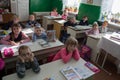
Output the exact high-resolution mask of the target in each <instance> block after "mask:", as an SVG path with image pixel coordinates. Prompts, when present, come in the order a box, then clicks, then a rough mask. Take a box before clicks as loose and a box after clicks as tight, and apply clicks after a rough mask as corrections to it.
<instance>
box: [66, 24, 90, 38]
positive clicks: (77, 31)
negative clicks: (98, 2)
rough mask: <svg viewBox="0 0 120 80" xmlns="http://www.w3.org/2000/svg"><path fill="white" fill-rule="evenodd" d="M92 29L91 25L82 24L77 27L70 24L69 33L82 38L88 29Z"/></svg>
mask: <svg viewBox="0 0 120 80" xmlns="http://www.w3.org/2000/svg"><path fill="white" fill-rule="evenodd" d="M88 29H91V27H89V26H80V25H77V26H75V27H71V26H68V28H67V33H69V34H70V35H71V36H73V37H76V38H81V37H84V36H85V32H86V30H88Z"/></svg>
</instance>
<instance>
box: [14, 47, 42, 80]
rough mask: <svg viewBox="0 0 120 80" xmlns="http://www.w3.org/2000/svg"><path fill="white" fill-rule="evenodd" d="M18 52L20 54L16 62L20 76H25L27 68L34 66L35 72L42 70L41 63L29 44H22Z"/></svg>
mask: <svg viewBox="0 0 120 80" xmlns="http://www.w3.org/2000/svg"><path fill="white" fill-rule="evenodd" d="M18 52H19V56H18V60H17V63H16V71H17V75H18V77H19V78H23V77H24V76H25V70H26V69H29V68H32V70H33V71H34V72H35V73H38V72H39V71H40V67H39V63H38V61H37V59H36V58H35V57H34V54H33V53H32V52H31V50H30V48H29V47H28V46H25V45H23V46H20V48H19V50H18Z"/></svg>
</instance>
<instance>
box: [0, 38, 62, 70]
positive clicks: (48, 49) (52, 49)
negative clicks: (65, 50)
mask: <svg viewBox="0 0 120 80" xmlns="http://www.w3.org/2000/svg"><path fill="white" fill-rule="evenodd" d="M40 43H41V39H40V40H37V41H35V42H27V43H24V44H21V45H27V46H29V47H30V49H31V50H32V52H33V53H34V55H35V56H36V57H37V59H38V60H41V59H44V58H46V57H48V56H49V55H51V54H55V53H57V51H59V50H60V49H61V48H62V47H63V46H64V44H63V43H62V42H60V41H59V40H56V41H55V42H49V43H48V45H49V46H41V44H40ZM3 47H11V48H13V50H14V51H15V53H14V55H13V56H12V57H9V58H6V57H4V55H3V51H2V50H1V55H2V58H3V59H4V61H5V63H6V66H5V69H6V71H7V69H8V68H13V67H15V62H16V60H17V56H18V48H19V46H8V45H0V48H3Z"/></svg>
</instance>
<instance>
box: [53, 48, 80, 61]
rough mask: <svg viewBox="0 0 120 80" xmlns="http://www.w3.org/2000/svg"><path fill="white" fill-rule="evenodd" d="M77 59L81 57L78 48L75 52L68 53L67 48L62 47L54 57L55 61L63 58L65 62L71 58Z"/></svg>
mask: <svg viewBox="0 0 120 80" xmlns="http://www.w3.org/2000/svg"><path fill="white" fill-rule="evenodd" d="M72 57H73V58H74V59H75V60H79V59H80V54H79V51H78V49H77V48H75V50H74V51H73V53H68V52H67V49H66V48H62V49H61V50H60V51H59V52H58V53H57V54H56V55H55V57H54V58H53V61H55V60H58V59H62V60H63V62H64V63H67V62H68V61H69V60H70V59H71V58H72Z"/></svg>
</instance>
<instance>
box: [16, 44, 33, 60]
mask: <svg viewBox="0 0 120 80" xmlns="http://www.w3.org/2000/svg"><path fill="white" fill-rule="evenodd" d="M18 52H19V56H21V57H23V58H24V59H25V60H28V59H29V56H30V55H31V54H32V52H31V49H30V48H29V47H28V46H26V45H23V46H20V48H19V50H18Z"/></svg>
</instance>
